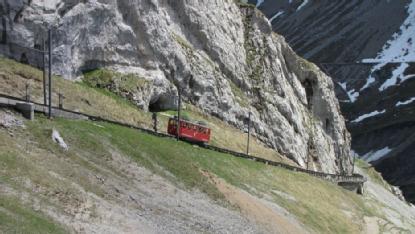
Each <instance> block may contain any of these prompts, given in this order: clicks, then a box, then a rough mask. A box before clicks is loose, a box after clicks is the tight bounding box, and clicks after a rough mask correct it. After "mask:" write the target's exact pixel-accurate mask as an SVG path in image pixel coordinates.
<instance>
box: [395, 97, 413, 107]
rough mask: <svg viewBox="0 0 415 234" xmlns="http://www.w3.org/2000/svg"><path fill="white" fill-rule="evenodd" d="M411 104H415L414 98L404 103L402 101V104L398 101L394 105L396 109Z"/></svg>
mask: <svg viewBox="0 0 415 234" xmlns="http://www.w3.org/2000/svg"><path fill="white" fill-rule="evenodd" d="M412 102H415V97H413V98H410V99H408V100H406V101H403V102H401V101H399V102H398V103H396V105H395V106H396V107H398V106H404V105H408V104H411V103H412Z"/></svg>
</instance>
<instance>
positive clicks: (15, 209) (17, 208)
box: [0, 194, 66, 233]
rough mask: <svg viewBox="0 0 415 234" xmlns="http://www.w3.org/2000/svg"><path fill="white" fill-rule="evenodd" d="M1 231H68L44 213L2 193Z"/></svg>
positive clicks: (0, 196) (0, 202)
mask: <svg viewBox="0 0 415 234" xmlns="http://www.w3.org/2000/svg"><path fill="white" fill-rule="evenodd" d="M0 232H2V233H66V231H65V229H63V228H62V227H60V226H59V225H57V224H55V223H53V222H51V221H49V220H48V218H47V217H45V216H44V215H43V214H41V213H39V212H36V211H34V210H32V209H29V208H27V206H24V205H22V204H21V203H20V202H19V201H17V200H16V199H15V198H13V197H7V196H4V195H1V194H0Z"/></svg>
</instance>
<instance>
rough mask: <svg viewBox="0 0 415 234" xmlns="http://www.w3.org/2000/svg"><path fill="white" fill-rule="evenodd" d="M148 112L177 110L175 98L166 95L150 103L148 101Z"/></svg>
mask: <svg viewBox="0 0 415 234" xmlns="http://www.w3.org/2000/svg"><path fill="white" fill-rule="evenodd" d="M148 110H149V111H150V112H161V111H167V110H177V97H175V96H170V95H167V96H159V97H158V98H154V99H152V101H150V103H149V105H148Z"/></svg>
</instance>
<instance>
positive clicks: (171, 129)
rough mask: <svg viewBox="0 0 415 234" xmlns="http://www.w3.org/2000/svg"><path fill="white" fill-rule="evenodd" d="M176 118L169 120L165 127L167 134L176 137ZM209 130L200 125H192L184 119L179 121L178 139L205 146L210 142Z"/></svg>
mask: <svg viewBox="0 0 415 234" xmlns="http://www.w3.org/2000/svg"><path fill="white" fill-rule="evenodd" d="M177 122H178V121H177V118H176V117H174V118H170V119H169V123H168V126H167V133H169V134H170V135H173V136H177V133H178V132H177ZM210 133H211V131H210V128H208V127H206V126H203V125H202V124H198V123H193V122H191V121H187V120H184V119H180V130H179V133H178V134H179V137H180V138H183V139H185V140H188V141H191V142H196V143H202V144H206V143H208V142H209V140H210Z"/></svg>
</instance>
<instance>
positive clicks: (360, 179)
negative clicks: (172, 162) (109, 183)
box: [0, 94, 366, 186]
mask: <svg viewBox="0 0 415 234" xmlns="http://www.w3.org/2000/svg"><path fill="white" fill-rule="evenodd" d="M19 102H26V101H25V100H23V99H21V98H17V97H13V96H8V95H5V94H0V104H2V105H5V106H9V107H14V106H15V105H16V103H19ZM30 103H32V104H33V105H34V106H35V112H38V113H43V114H48V106H46V105H44V104H40V103H36V102H30ZM52 116H55V117H63V118H70V119H84V120H91V121H101V122H106V123H110V124H115V125H119V126H123V127H127V128H132V129H136V130H139V131H142V132H145V133H148V134H152V135H155V136H158V137H166V138H176V136H172V135H168V134H165V133H161V132H155V131H153V130H150V129H147V128H143V127H138V126H134V125H131V124H127V123H123V122H119V121H114V120H110V119H106V118H102V117H100V116H94V115H89V114H85V113H81V112H76V111H72V110H67V109H59V108H56V107H53V108H52ZM199 147H202V148H205V149H208V150H213V151H216V152H220V153H225V154H229V155H232V156H235V157H239V158H245V159H248V160H252V161H255V162H259V163H264V164H266V165H270V166H275V167H281V168H285V169H287V170H291V171H296V172H302V173H306V174H309V175H312V176H314V177H318V178H320V179H324V180H327V181H330V182H333V183H337V184H338V185H341V186H343V185H344V184H349V185H350V184H352V185H353V184H355V185H358V186H363V184H364V183H365V182H366V178H365V177H364V176H362V175H360V174H353V175H338V174H330V173H324V172H318V171H312V170H307V169H304V168H301V167H296V166H292V165H288V164H285V163H282V162H276V161H272V160H267V159H264V158H261V157H257V156H252V155H248V154H245V153H241V152H236V151H233V150H229V149H225V148H221V147H217V146H213V145H199Z"/></svg>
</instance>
